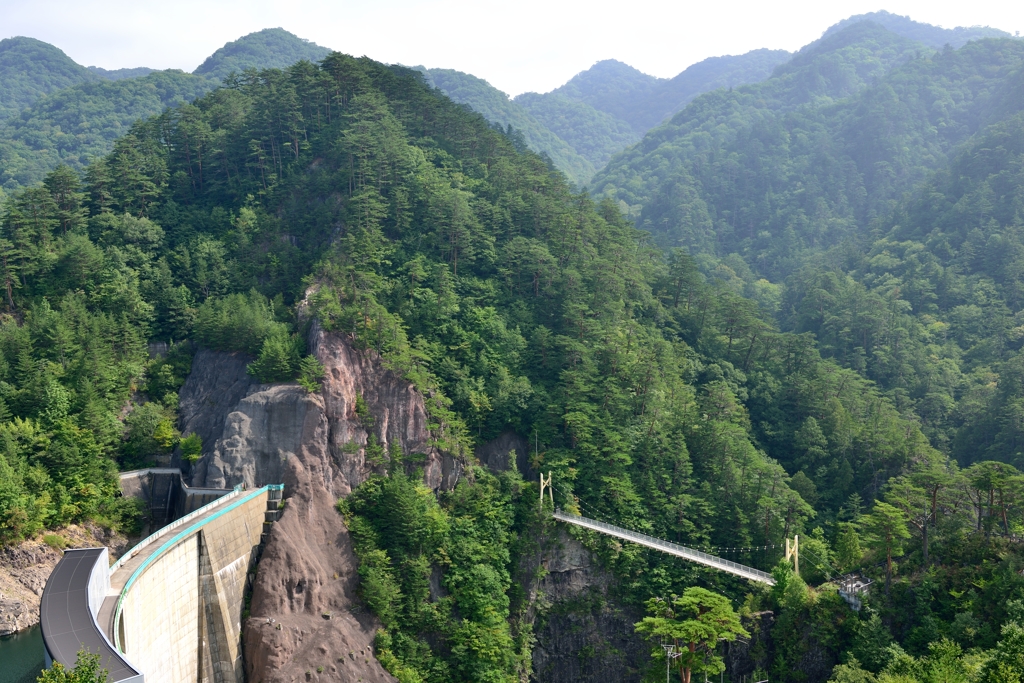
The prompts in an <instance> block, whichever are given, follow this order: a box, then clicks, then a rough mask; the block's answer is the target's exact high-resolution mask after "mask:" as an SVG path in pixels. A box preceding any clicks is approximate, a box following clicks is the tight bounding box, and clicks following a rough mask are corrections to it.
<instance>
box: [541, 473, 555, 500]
mask: <svg viewBox="0 0 1024 683" xmlns="http://www.w3.org/2000/svg"><path fill="white" fill-rule="evenodd" d="M545 488H546V489H547V491H548V498H550V500H551V505H554V504H555V493H554V488H553V487H552V486H551V472H548V478H547V480H545V479H544V473H543V472H541V473H540V506H541V507H542V508H543V507H544V489H545Z"/></svg>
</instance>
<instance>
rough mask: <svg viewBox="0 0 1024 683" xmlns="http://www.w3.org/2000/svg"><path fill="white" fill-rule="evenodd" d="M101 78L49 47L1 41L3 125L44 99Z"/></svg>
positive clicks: (25, 40) (32, 41) (31, 41)
mask: <svg viewBox="0 0 1024 683" xmlns="http://www.w3.org/2000/svg"><path fill="white" fill-rule="evenodd" d="M101 78H102V77H101V76H99V75H98V74H95V73H93V72H91V71H89V70H88V69H86V68H85V67H84V66H80V65H79V64H76V63H75V61H74V60H72V59H71V58H70V57H68V56H67V55H66V54H64V53H63V52H61V51H60V50H59V49H57V48H56V47H54V46H53V45H50V44H49V43H44V42H42V41H41V40H36V39H35V38H25V37H20V36H19V37H17V38H5V39H4V40H0V121H3V120H4V119H7V118H10V117H12V116H16V115H17V114H18V112H20V111H21V110H22V109H24V108H25V107H28V106H30V105H31V104H32V103H34V102H35V101H36V100H38V99H39V98H40V97H42V96H43V95H46V94H48V93H51V92H54V91H56V90H60V89H62V88H66V87H68V86H71V85H76V84H78V83H88V82H89V81H98V80H100V79H101Z"/></svg>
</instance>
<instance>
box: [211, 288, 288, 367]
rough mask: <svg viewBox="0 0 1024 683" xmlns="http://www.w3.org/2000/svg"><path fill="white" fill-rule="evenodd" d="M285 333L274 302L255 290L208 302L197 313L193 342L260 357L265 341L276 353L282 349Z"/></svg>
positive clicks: (212, 299)
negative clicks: (269, 342)
mask: <svg viewBox="0 0 1024 683" xmlns="http://www.w3.org/2000/svg"><path fill="white" fill-rule="evenodd" d="M288 332H289V330H288V325H287V323H284V322H280V321H278V319H277V314H276V312H275V310H274V305H273V302H271V301H270V300H269V299H267V298H266V297H265V296H263V295H262V294H260V293H259V292H257V291H256V290H250V291H249V292H248V293H246V294H241V293H236V294H228V295H226V296H224V297H219V298H217V297H214V298H210V299H207V300H206V301H204V302H203V304H202V305H201V306H200V307H199V309H198V311H197V313H196V322H195V328H194V335H195V339H196V341H198V342H199V343H200V344H202V345H203V346H206V347H207V348H211V349H216V350H218V351H242V352H244V353H247V354H249V355H252V356H257V355H260V354H262V353H263V352H264V349H265V348H267V342H268V341H271V342H272V345H273V348H274V352H275V353H276V352H280V351H281V350H282V349H285V348H286V347H287V345H288V344H289V334H288ZM285 352H286V355H287V354H290V353H291V351H290V350H286V351H285ZM267 353H271V350H270V349H268V350H267ZM289 358H290V356H289Z"/></svg>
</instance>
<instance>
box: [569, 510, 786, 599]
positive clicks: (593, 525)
mask: <svg viewBox="0 0 1024 683" xmlns="http://www.w3.org/2000/svg"><path fill="white" fill-rule="evenodd" d="M552 516H553V517H554V518H555V519H557V520H559V521H562V522H566V523H568V524H575V525H576V526H580V527H583V528H584V529H590V530H591V531H596V532H598V533H601V534H605V535H607V536H614V537H615V538H621V539H622V540H624V541H630V542H632V543H637V544H639V545H642V546H646V547H648V548H653V549H654V550H660V551H661V552H663V553H668V554H669V555H675V556H676V557H681V558H683V559H684V560H689V561H690V562H696V563H698V564H703V565H706V566H708V567H712V568H713V569H718V570H720V571H723V572H728V573H729V574H735V575H736V576H742V577H743V578H744V579H750V580H751V581H760V582H761V583H767V584H768V585H769V586H774V585H775V579H774V578H772V575H771V574H768V573H766V572H763V571H761V570H760V569H754V568H753V567H748V566H746V565H743V564H739V563H737V562H730V561H729V560H724V559H722V558H721V557H717V556H715V555H708V554H707V553H702V552H701V551H699V550H694V549H693V548H687V547H686V546H682V545H678V544H676V543H672V542H671V541H663V540H662V539H660V538H655V537H653V536H648V535H647V534H641V533H638V532H636V531H630V530H629V529H623V528H622V527H618V526H615V525H614V524H607V523H605V522H599V521H597V520H596V519H588V518H587V517H580V516H579V515H572V514H568V513H565V512H562V511H561V510H555V511H554V512H553V513H552Z"/></svg>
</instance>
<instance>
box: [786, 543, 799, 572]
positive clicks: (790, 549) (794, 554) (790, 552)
mask: <svg viewBox="0 0 1024 683" xmlns="http://www.w3.org/2000/svg"><path fill="white" fill-rule="evenodd" d="M789 558H793V571H794V572H795V573H796V574H797V575H799V574H800V536H799V535H797V534H793V545H792V546H790V544H789V539H788V538H787V539H786V559H787V560H788V559H789Z"/></svg>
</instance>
